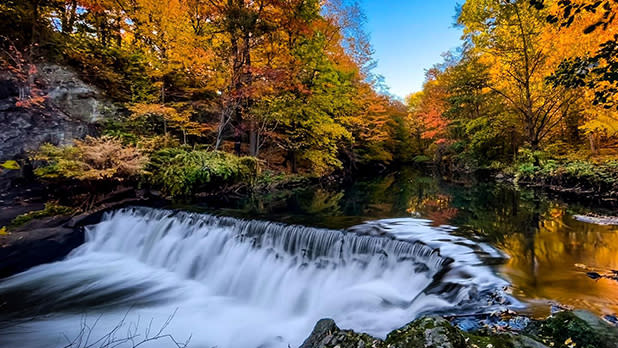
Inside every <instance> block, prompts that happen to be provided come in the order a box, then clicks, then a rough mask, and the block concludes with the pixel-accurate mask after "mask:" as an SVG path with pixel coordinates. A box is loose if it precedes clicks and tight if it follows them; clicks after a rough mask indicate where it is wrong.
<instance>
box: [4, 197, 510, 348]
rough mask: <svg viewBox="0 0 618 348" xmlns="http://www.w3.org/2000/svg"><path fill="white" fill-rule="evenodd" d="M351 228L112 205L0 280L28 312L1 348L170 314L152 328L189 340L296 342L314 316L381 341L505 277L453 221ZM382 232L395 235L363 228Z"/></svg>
mask: <svg viewBox="0 0 618 348" xmlns="http://www.w3.org/2000/svg"><path fill="white" fill-rule="evenodd" d="M350 230H351V231H354V232H343V231H334V230H325V229H315V228H308V227H300V226H288V225H283V224H277V223H269V222H259V221H243V220H237V219H232V218H219V217H212V216H208V215H200V214H189V213H173V212H170V211H163V210H152V209H145V208H134V209H124V210H121V211H118V212H116V213H113V214H109V215H107V216H106V217H105V218H104V219H103V222H101V223H99V224H98V225H96V226H93V227H91V228H88V229H87V232H86V233H87V235H86V243H85V244H84V245H83V246H81V247H79V248H78V249H76V250H74V251H73V253H72V254H71V255H69V257H67V258H66V260H64V261H61V262H57V263H52V264H47V265H42V266H39V267H35V268H33V269H31V270H29V271H27V272H24V273H21V274H18V275H16V276H13V277H11V278H8V279H6V280H4V281H2V282H0V299H3V300H4V301H5V302H6V303H5V306H4V309H3V308H2V306H0V314H2V312H4V316H5V317H7V318H12V321H11V323H12V324H15V322H16V321H15V320H16V319H15V318H17V317H22V318H23V317H34V319H32V320H27V321H24V322H23V323H18V324H16V325H13V326H9V327H6V325H5V327H4V328H2V326H0V347H64V346H67V345H68V342H69V341H72V340H73V339H74V338H75V337H79V336H80V331H82V330H83V329H84V328H86V331H88V332H90V331H92V333H91V334H90V338H89V342H93V341H96V340H97V339H99V338H101V337H103V336H104V335H105V334H106V333H108V332H110V331H111V330H113V328H114V327H115V326H116V325H118V324H119V323H122V325H121V328H119V329H118V330H117V332H116V336H117V337H126V336H127V335H129V334H130V333H129V332H131V333H134V334H135V333H138V334H140V335H141V336H140V337H138V339H137V341H139V340H140V339H139V338H144V335H145V330H146V329H147V328H148V327H151V328H152V329H151V334H150V336H152V335H153V332H156V331H158V329H159V328H161V327H162V326H164V322H165V321H166V319H168V317H169V316H170V315H171V314H173V313H175V314H174V316H173V318H172V320H171V322H170V323H169V325H167V326H165V330H164V331H163V333H164V334H172V335H173V337H174V338H175V339H176V340H177V341H185V340H186V339H187V338H189V337H191V341H190V345H189V346H190V347H215V346H216V347H219V348H245V347H249V348H250V347H288V345H289V346H290V347H298V346H299V345H300V344H301V343H302V341H303V340H304V339H305V338H306V337H307V336H308V334H309V333H310V332H311V329H312V328H313V325H314V324H315V323H316V321H317V320H319V319H321V318H325V317H330V318H333V319H335V321H336V322H337V324H338V325H339V326H340V327H342V328H350V329H354V330H357V331H362V332H367V333H369V334H372V335H374V336H378V337H384V336H385V335H386V334H387V333H388V332H390V331H391V330H393V329H395V328H398V327H400V326H402V325H404V324H406V323H407V322H409V321H411V320H412V319H414V318H415V317H417V316H418V315H420V314H421V313H425V312H437V311H455V310H463V309H465V308H468V309H470V308H475V309H476V310H478V309H479V304H481V303H483V301H485V300H484V299H483V294H485V293H486V292H488V291H491V290H494V289H498V288H500V287H502V286H503V285H505V282H504V281H503V280H501V279H499V278H497V277H496V276H495V275H494V274H493V273H492V272H491V271H490V269H489V268H488V267H487V266H484V265H483V261H482V260H483V258H484V257H500V256H499V255H497V254H496V252H495V250H493V249H491V248H490V247H488V246H486V245H482V244H478V243H474V242H471V241H469V240H466V239H463V238H460V237H454V236H452V235H451V234H450V232H451V231H452V228H447V227H442V228H434V227H430V225H429V222H428V221H426V220H417V219H395V220H382V221H377V222H372V223H368V224H365V225H361V226H358V227H354V228H352V229H350ZM357 232H358V233H357ZM384 232H386V233H389V234H391V235H392V236H395V237H396V238H399V240H398V239H394V238H391V237H384V236H373V235H372V234H383V233H384ZM360 233H364V235H361V234H360ZM400 239H405V241H404V240H400ZM453 284H455V285H456V286H452V285H453ZM485 302H486V301H485ZM151 320H152V323H151ZM82 338H84V337H82ZM83 341H85V339H83V340H82V343H81V344H74V345H73V347H78V346H86V344H84V342H83ZM98 346H100V344H99V345H95V347H98ZM126 346H130V345H126ZM144 346H146V347H170V346H172V345H171V342H170V341H169V340H168V338H166V337H164V338H162V339H160V340H155V341H152V342H149V343H148V344H146V345H144Z"/></svg>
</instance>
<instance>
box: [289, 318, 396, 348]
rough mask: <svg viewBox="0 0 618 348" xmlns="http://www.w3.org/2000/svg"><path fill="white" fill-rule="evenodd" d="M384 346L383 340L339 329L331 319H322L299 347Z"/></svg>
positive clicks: (356, 347)
mask: <svg viewBox="0 0 618 348" xmlns="http://www.w3.org/2000/svg"><path fill="white" fill-rule="evenodd" d="M372 347H373V348H386V346H385V345H384V342H382V341H381V340H379V339H376V338H373V337H371V336H369V335H367V334H359V333H355V332H354V331H349V330H341V329H339V328H338V327H337V325H336V324H335V322H334V321H333V320H332V319H322V320H320V321H318V323H317V324H316V325H315V327H314V329H313V331H312V332H311V335H310V336H309V337H308V338H307V339H306V340H305V342H304V343H303V344H302V345H301V346H300V348H372Z"/></svg>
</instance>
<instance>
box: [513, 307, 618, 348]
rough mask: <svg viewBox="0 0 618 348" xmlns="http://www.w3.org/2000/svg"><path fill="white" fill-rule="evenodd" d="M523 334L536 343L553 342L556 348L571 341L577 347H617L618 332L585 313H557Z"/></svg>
mask: <svg viewBox="0 0 618 348" xmlns="http://www.w3.org/2000/svg"><path fill="white" fill-rule="evenodd" d="M523 333H524V334H525V335H526V336H529V337H531V338H534V339H535V340H536V341H537V342H554V343H555V344H556V345H557V346H560V344H561V343H562V342H565V341H567V340H571V341H572V342H574V343H575V344H576V346H577V347H594V348H617V347H618V336H617V335H618V330H617V329H616V328H613V327H610V326H609V325H607V324H606V323H604V322H603V321H602V320H601V319H600V318H597V317H596V316H595V315H593V314H591V313H588V312H585V311H574V312H560V313H557V314H556V315H553V316H551V317H549V318H547V319H546V320H542V321H538V322H534V323H532V324H531V325H529V326H528V327H527V328H526V330H524V331H523Z"/></svg>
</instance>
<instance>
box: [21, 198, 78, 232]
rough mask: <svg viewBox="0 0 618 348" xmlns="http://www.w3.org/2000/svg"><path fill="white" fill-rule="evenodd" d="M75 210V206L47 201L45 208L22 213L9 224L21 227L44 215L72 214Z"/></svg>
mask: <svg viewBox="0 0 618 348" xmlns="http://www.w3.org/2000/svg"><path fill="white" fill-rule="evenodd" d="M74 211H75V209H73V208H70V207H65V206H62V205H58V204H56V203H53V202H48V203H45V208H44V209H43V210H35V211H30V212H27V213H25V214H21V215H19V216H17V217H16V218H15V219H13V221H11V224H10V225H9V227H11V228H16V227H20V226H23V225H25V224H26V223H28V222H30V221H32V220H34V219H40V218H43V217H49V216H58V215H69V214H72V213H73V212H74Z"/></svg>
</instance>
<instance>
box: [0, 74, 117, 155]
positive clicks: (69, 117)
mask: <svg viewBox="0 0 618 348" xmlns="http://www.w3.org/2000/svg"><path fill="white" fill-rule="evenodd" d="M37 71H38V72H37V75H36V78H35V79H36V81H37V82H38V84H39V85H40V86H42V92H43V94H44V95H45V96H46V101H45V103H44V105H43V106H40V107H38V106H35V107H18V106H16V102H17V97H18V95H19V89H18V86H17V84H16V82H15V81H14V79H13V78H12V76H11V75H8V74H4V75H0V125H2V127H1V129H2V131H1V132H0V161H5V160H8V159H12V158H15V157H16V156H19V155H21V154H23V153H24V152H26V151H30V150H34V149H37V148H38V147H39V146H40V145H41V144H43V143H47V142H48V143H52V144H55V145H60V144H68V143H71V141H72V140H73V139H76V138H82V137H84V136H85V135H87V134H90V133H92V132H93V130H94V124H95V123H96V122H98V121H101V120H102V119H104V118H105V117H107V115H110V114H112V113H113V112H114V108H113V106H112V104H111V103H109V102H105V101H103V100H104V99H103V97H102V94H101V93H100V92H99V91H98V90H97V89H96V88H94V87H93V86H90V85H88V84H86V83H84V82H83V81H81V80H80V79H79V78H78V76H77V74H76V73H74V72H72V71H70V70H68V69H66V68H63V67H60V66H57V65H50V64H47V65H40V66H38V67H37Z"/></svg>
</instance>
